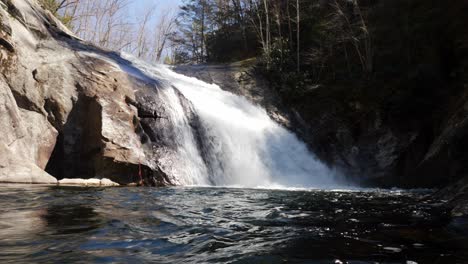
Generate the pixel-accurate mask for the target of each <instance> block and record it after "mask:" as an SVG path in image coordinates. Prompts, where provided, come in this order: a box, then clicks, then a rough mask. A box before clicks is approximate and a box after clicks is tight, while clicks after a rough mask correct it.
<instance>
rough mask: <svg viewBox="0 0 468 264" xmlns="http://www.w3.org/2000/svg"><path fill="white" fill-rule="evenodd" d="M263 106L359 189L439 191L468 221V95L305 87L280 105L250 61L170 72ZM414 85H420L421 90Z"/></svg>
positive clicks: (397, 84)
mask: <svg viewBox="0 0 468 264" xmlns="http://www.w3.org/2000/svg"><path fill="white" fill-rule="evenodd" d="M176 71H178V72H180V73H183V74H185V75H189V76H193V77H197V78H200V79H202V80H204V81H207V82H211V83H216V84H218V85H219V86H220V87H221V88H223V89H226V90H229V91H231V92H233V93H236V94H242V95H244V96H245V97H246V98H248V99H249V100H251V101H252V102H255V103H257V104H260V105H262V106H264V107H265V108H266V109H267V111H268V112H269V114H270V116H271V117H272V118H273V119H275V120H277V121H278V122H280V123H282V124H283V125H284V126H286V127H288V128H290V129H291V130H293V131H295V132H296V134H297V135H298V136H299V137H300V138H302V139H303V140H304V141H306V142H307V143H308V145H309V147H310V149H311V150H312V151H313V152H314V153H316V154H317V155H318V157H320V159H321V160H323V161H324V162H326V163H327V164H329V165H330V166H331V167H334V168H335V169H337V170H339V171H341V172H342V173H343V175H346V177H347V178H348V179H349V180H351V181H353V182H357V183H360V184H361V185H363V186H372V187H403V188H437V189H441V191H439V192H438V193H437V197H438V198H439V199H444V200H448V201H450V202H449V204H450V205H451V206H452V207H453V208H455V209H454V210H453V214H454V215H462V214H467V213H468V211H467V208H466V206H465V205H466V201H467V200H468V194H467V190H468V184H467V181H468V166H467V164H468V153H467V152H466V149H467V148H468V141H467V139H468V89H467V86H464V87H463V86H462V87H460V86H459V85H453V84H450V83H446V87H443V88H442V89H441V87H440V86H437V87H436V88H434V87H433V86H432V85H428V86H425V88H426V90H425V91H424V92H425V94H424V93H421V94H419V93H418V90H420V89H422V88H421V86H419V85H416V86H415V87H409V88H408V89H404V88H402V87H404V86H405V85H409V84H407V83H406V84H405V83H404V82H401V81H398V80H397V81H394V82H388V83H383V82H367V81H363V82H359V83H356V82H353V83H351V82H348V83H342V84H339V83H335V84H328V85H322V86H317V87H313V88H311V90H310V92H308V93H307V94H306V95H304V98H303V100H301V101H296V102H293V103H291V102H285V100H284V98H283V97H282V96H281V95H280V93H278V90H277V86H276V84H275V83H274V82H271V81H269V80H268V78H267V77H266V76H263V75H262V74H261V73H260V72H259V71H258V70H257V69H256V66H255V63H254V61H250V62H243V63H234V64H225V65H195V66H190V65H185V66H178V67H176ZM420 85H423V83H421V84H420Z"/></svg>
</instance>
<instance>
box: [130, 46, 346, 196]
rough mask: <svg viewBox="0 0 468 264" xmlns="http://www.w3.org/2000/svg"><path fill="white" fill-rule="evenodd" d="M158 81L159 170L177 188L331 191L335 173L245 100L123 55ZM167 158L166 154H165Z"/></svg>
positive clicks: (302, 144)
mask: <svg viewBox="0 0 468 264" xmlns="http://www.w3.org/2000/svg"><path fill="white" fill-rule="evenodd" d="M124 57H125V58H126V59H128V60H130V61H131V62H132V63H133V65H134V66H136V67H137V68H138V69H139V70H141V71H142V72H143V73H144V74H145V75H147V76H149V77H151V78H154V79H156V80H159V81H160V82H161V84H162V88H160V92H159V93H160V96H161V98H160V99H161V100H164V101H165V108H166V109H165V113H166V115H167V118H166V119H167V121H166V122H170V127H171V129H170V131H166V132H165V133H166V134H167V138H169V137H170V138H171V140H172V141H171V142H172V143H171V145H172V149H173V150H172V151H171V152H170V153H171V154H170V155H164V156H162V157H161V158H160V160H159V163H160V166H161V168H162V169H163V170H164V171H165V172H166V173H167V174H169V175H170V176H171V177H172V178H173V180H174V181H175V182H176V183H177V184H180V185H192V186H193V185H195V186H204V185H212V186H238V187H263V188H287V187H294V188H334V187H338V183H337V181H336V179H335V176H334V175H335V173H334V172H333V171H332V170H330V169H329V168H328V167H327V166H325V165H324V164H322V163H321V162H320V161H319V160H318V159H317V158H316V157H315V156H314V155H313V153H311V152H310V151H309V150H308V149H307V147H306V145H305V144H304V143H303V142H301V141H300V140H299V139H298V138H297V137H296V136H295V135H294V134H293V133H291V132H290V131H288V130H287V129H285V128H283V127H282V126H280V125H279V124H277V123H276V122H275V121H273V120H272V119H271V118H270V117H269V116H268V114H267V112H266V111H265V110H264V109H263V108H261V107H259V106H257V105H254V104H253V103H251V102H249V101H248V100H247V99H245V98H243V97H241V96H238V95H235V94H233V93H230V92H227V91H223V90H222V89H221V88H220V87H219V86H217V85H214V84H208V83H205V82H203V81H200V80H197V79H195V78H190V77H187V76H184V75H181V74H177V73H175V72H173V71H172V70H170V69H169V68H168V67H167V66H162V65H157V66H155V65H150V64H147V63H145V62H143V61H140V60H137V59H135V58H133V57H132V56H130V55H126V54H124ZM168 153H169V152H168Z"/></svg>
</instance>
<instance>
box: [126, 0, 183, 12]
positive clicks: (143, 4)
mask: <svg viewBox="0 0 468 264" xmlns="http://www.w3.org/2000/svg"><path fill="white" fill-rule="evenodd" d="M181 3H182V0H134V1H133V4H132V5H133V6H134V7H135V11H137V12H138V11H140V12H141V11H142V10H145V9H146V8H148V7H152V6H156V7H157V9H160V10H164V9H167V8H177V7H178V6H179V5H180V4H181Z"/></svg>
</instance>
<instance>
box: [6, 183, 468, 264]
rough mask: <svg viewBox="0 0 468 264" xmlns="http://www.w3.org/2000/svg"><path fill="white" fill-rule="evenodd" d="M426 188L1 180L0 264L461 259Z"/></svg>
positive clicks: (455, 234)
mask: <svg viewBox="0 0 468 264" xmlns="http://www.w3.org/2000/svg"><path fill="white" fill-rule="evenodd" d="M425 195H427V193H425V192H401V191H380V192H379V191H373V192H372V191H366V192H363V191H353V192H349V191H348V192H345V191H342V192H340V191H279V190H251V189H227V188H164V189H155V188H109V189H88V188H64V187H41V186H18V185H7V186H2V187H0V263H38V262H40V263H70V262H75V263H76V262H79V263H88V262H102V263H107V262H118V263H122V262H124V263H145V262H153V263H340V262H339V261H342V262H343V263H346V262H348V263H376V262H378V263H468V239H467V235H468V234H467V233H466V221H465V220H463V219H455V220H450V219H449V218H448V217H447V216H446V212H445V209H444V208H443V207H441V206H440V204H438V202H440V201H429V200H421V198H423V197H424V196H425Z"/></svg>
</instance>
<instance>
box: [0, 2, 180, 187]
mask: <svg viewBox="0 0 468 264" xmlns="http://www.w3.org/2000/svg"><path fill="white" fill-rule="evenodd" d="M129 71H132V72H135V71H137V69H133V67H132V65H131V63H130V62H128V61H126V60H124V59H122V58H121V57H120V56H119V55H118V54H116V53H113V52H110V51H105V50H101V49H98V48H96V47H94V46H92V45H90V44H87V43H85V42H83V41H81V40H79V39H77V38H75V37H74V36H73V35H72V33H70V32H69V31H68V30H67V29H66V28H64V27H63V26H62V25H61V24H60V22H58V21H57V20H56V19H55V18H54V17H53V16H52V15H51V14H50V13H49V12H46V11H44V10H43V9H42V8H40V7H39V5H38V4H37V2H36V1H33V0H2V1H1V2H0V73H1V76H0V121H1V123H2V124H3V126H2V127H1V128H0V131H1V134H2V137H0V182H16V183H56V182H57V180H56V178H58V179H63V178H84V179H89V178H98V179H103V178H108V179H110V180H112V181H114V182H117V183H119V184H129V183H135V182H140V183H143V184H146V185H166V184H171V183H170V182H169V181H168V178H167V177H166V175H165V174H164V173H163V172H162V171H161V169H160V168H159V165H158V163H157V159H154V154H153V152H154V150H153V149H152V148H150V147H148V146H147V145H146V144H145V143H146V142H144V140H142V138H143V137H144V133H143V132H142V131H141V126H140V121H139V120H140V118H139V116H138V109H137V107H135V106H134V105H132V104H129V103H128V98H130V99H131V100H135V92H136V91H138V90H139V89H140V88H141V87H143V86H145V87H146V86H151V87H153V88H154V89H157V85H158V84H157V82H156V81H154V80H151V79H150V78H146V79H145V78H141V76H135V75H133V74H129V73H128V72H129ZM126 99H127V100H126ZM148 157H151V158H148Z"/></svg>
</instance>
